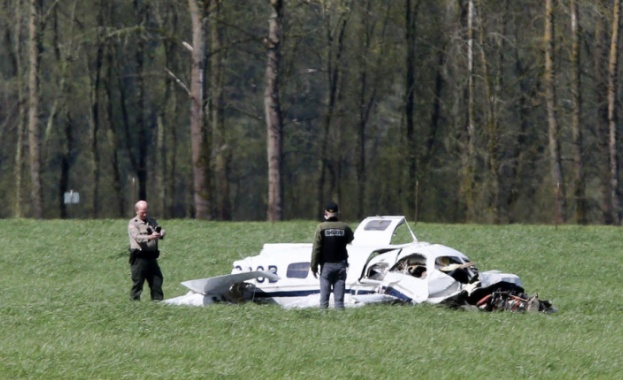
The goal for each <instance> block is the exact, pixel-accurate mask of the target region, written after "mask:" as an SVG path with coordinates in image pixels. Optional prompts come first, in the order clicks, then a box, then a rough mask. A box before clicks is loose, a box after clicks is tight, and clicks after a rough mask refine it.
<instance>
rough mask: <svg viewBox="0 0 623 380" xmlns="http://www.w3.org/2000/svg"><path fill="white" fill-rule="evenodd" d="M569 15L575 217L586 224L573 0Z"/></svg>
mask: <svg viewBox="0 0 623 380" xmlns="http://www.w3.org/2000/svg"><path fill="white" fill-rule="evenodd" d="M569 15H570V16H571V63H572V64H573V66H574V67H573V77H572V82H571V92H572V96H573V115H572V120H571V133H572V138H573V172H574V186H573V188H574V189H573V191H574V196H575V219H576V222H577V223H579V224H586V198H585V197H586V179H585V176H584V148H583V133H582V60H581V58H580V26H579V24H580V19H579V18H580V14H579V12H578V7H577V4H576V2H575V0H569Z"/></svg>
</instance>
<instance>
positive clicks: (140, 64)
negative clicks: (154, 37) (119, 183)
mask: <svg viewBox="0 0 623 380" xmlns="http://www.w3.org/2000/svg"><path fill="white" fill-rule="evenodd" d="M148 11H149V3H147V5H144V4H143V1H142V0H134V15H135V19H136V24H137V25H138V26H139V30H138V32H137V36H136V53H135V56H136V93H135V105H136V110H135V115H136V119H135V123H134V124H135V126H136V130H137V131H138V144H137V145H138V166H137V167H136V176H137V177H138V198H139V199H143V200H145V199H147V126H146V125H145V78H144V73H143V70H144V62H145V38H143V30H142V29H143V27H144V24H145V19H146V14H147V12H148ZM135 201H136V200H135Z"/></svg>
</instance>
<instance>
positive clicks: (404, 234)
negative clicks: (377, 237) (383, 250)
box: [391, 223, 413, 244]
mask: <svg viewBox="0 0 623 380" xmlns="http://www.w3.org/2000/svg"><path fill="white" fill-rule="evenodd" d="M411 242H413V236H412V235H411V231H410V230H409V227H408V226H407V223H400V224H399V225H398V227H396V231H394V234H393V235H392V240H391V244H408V243H411Z"/></svg>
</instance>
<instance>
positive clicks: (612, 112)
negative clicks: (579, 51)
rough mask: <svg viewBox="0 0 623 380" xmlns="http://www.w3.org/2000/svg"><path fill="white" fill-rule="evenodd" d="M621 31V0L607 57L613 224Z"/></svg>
mask: <svg viewBox="0 0 623 380" xmlns="http://www.w3.org/2000/svg"><path fill="white" fill-rule="evenodd" d="M620 31H621V0H614V2H613V4H612V33H611V38H610V55H609V58H608V130H609V140H608V141H609V143H608V153H609V157H610V204H611V207H612V217H613V220H612V221H613V223H614V224H617V225H618V224H620V223H621V211H620V205H621V202H620V199H619V198H620V190H619V165H618V149H617V109H616V99H617V78H618V67H619V48H618V46H619V33H620Z"/></svg>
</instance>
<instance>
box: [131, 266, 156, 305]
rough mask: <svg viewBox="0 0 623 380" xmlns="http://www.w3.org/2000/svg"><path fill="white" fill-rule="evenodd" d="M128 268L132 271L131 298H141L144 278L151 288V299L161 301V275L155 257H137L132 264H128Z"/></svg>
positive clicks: (136, 299)
mask: <svg viewBox="0 0 623 380" xmlns="http://www.w3.org/2000/svg"><path fill="white" fill-rule="evenodd" d="M130 270H131V272H132V289H131V290H130V299H131V300H135V301H138V300H140V299H141V293H143V284H144V283H145V280H147V284H148V285H149V289H150V290H151V299H152V300H154V301H161V300H162V299H163V298H164V293H163V292H162V281H163V277H162V272H161V271H160V266H159V265H158V260H157V259H143V258H137V259H136V261H134V264H132V265H130Z"/></svg>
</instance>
